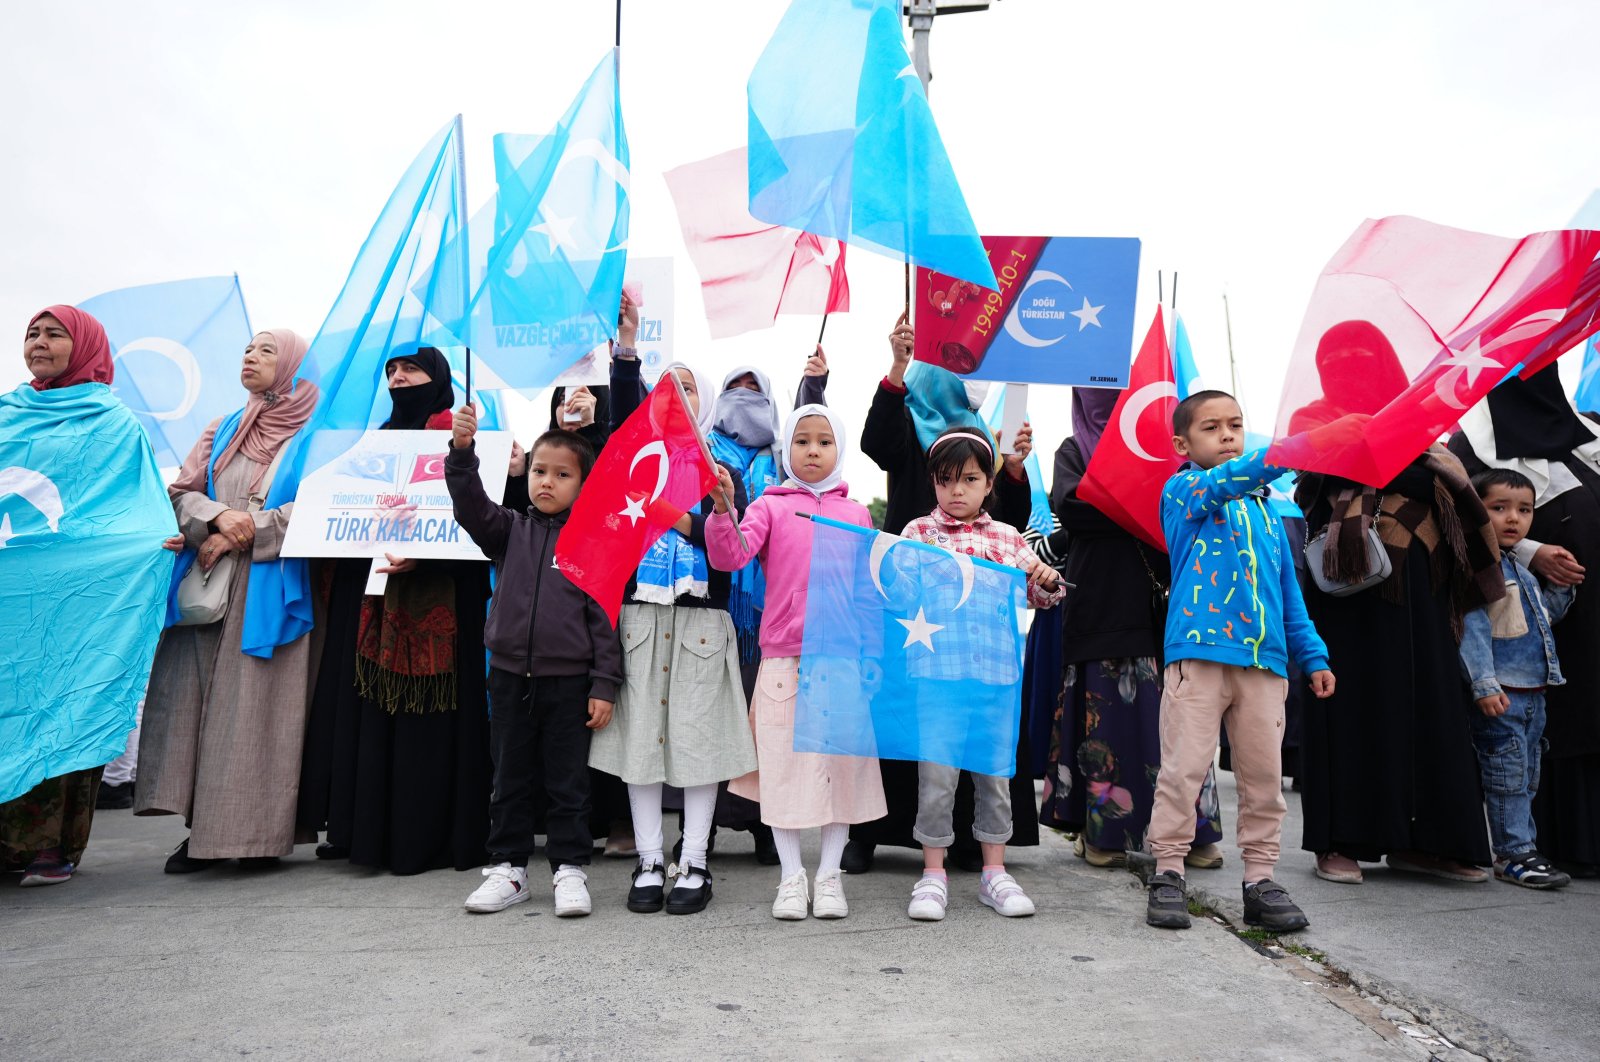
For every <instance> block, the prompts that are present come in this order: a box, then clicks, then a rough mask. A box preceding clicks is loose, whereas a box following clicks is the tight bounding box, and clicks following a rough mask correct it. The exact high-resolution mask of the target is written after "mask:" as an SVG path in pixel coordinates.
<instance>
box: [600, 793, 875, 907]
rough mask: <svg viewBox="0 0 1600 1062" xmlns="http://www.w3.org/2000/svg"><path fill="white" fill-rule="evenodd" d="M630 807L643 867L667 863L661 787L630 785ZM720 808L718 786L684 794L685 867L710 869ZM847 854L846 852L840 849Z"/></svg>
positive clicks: (647, 881)
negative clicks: (714, 818)
mask: <svg viewBox="0 0 1600 1062" xmlns="http://www.w3.org/2000/svg"><path fill="white" fill-rule="evenodd" d="M628 804H629V805H630V806H631V807H632V808H633V843H634V847H636V848H637V849H638V851H639V862H640V864H641V865H644V866H649V865H651V864H658V863H662V862H664V860H663V859H662V853H663V849H664V847H665V841H664V840H663V838H662V829H661V783H660V782H653V783H651V784H649V785H634V784H633V783H631V782H630V783H629V785H628ZM716 808H717V784H716V783H715V782H712V783H710V784H707V785H694V786H690V787H689V788H687V789H685V790H684V791H683V865H684V866H697V867H703V866H705V865H706V849H707V848H708V847H710V844H711V816H712V814H713V813H714V812H715V811H716ZM840 850H841V851H843V849H842V848H841V849H840ZM663 880H664V877H663V875H661V874H658V873H650V874H641V875H639V879H638V881H637V884H639V885H660V884H662V882H663ZM703 883H704V879H703V878H701V877H700V875H698V874H695V875H692V876H690V877H689V878H688V879H687V880H686V881H685V882H684V884H685V885H686V886H687V887H688V888H691V889H694V888H699V887H700V885H702V884H703Z"/></svg>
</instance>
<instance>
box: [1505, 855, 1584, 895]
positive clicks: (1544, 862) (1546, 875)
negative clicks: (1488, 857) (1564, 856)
mask: <svg viewBox="0 0 1600 1062" xmlns="http://www.w3.org/2000/svg"><path fill="white" fill-rule="evenodd" d="M1494 876H1495V877H1497V878H1499V879H1500V880H1501V881H1509V882H1511V884H1513V885H1521V886H1522V887H1523V888H1525V889H1560V888H1565V887H1566V886H1568V885H1571V884H1572V875H1570V874H1568V873H1567V872H1566V871H1564V870H1562V869H1560V868H1559V867H1557V866H1556V865H1555V864H1554V863H1552V862H1550V860H1548V859H1546V858H1545V857H1544V856H1542V855H1540V854H1539V853H1538V852H1524V853H1522V854H1521V855H1519V856H1512V857H1510V858H1509V859H1496V860H1495V861H1494Z"/></svg>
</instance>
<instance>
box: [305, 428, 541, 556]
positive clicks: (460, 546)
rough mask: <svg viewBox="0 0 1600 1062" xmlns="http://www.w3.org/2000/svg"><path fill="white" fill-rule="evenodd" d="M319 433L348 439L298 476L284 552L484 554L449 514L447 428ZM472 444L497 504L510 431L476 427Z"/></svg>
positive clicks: (319, 443)
mask: <svg viewBox="0 0 1600 1062" xmlns="http://www.w3.org/2000/svg"><path fill="white" fill-rule="evenodd" d="M318 434H319V435H340V436H348V437H349V439H350V443H351V445H349V446H348V447H346V448H345V449H344V452H343V453H342V454H340V456H338V457H336V458H334V459H333V460H332V461H329V462H327V463H326V464H324V465H323V466H322V467H320V468H318V469H317V470H316V471H314V472H309V473H307V474H306V475H305V476H304V477H303V478H302V479H301V481H300V492H299V493H298V494H297V495H296V496H295V502H294V516H293V518H292V519H291V520H290V521H289V529H288V531H287V532H285V534H284V539H283V549H282V550H281V551H280V552H281V553H282V555H283V556H285V557H381V556H383V555H384V554H385V553H393V554H394V555H396V556H398V557H406V558H408V559H411V560H424V559H436V560H485V559H487V558H485V557H484V555H483V551H482V550H480V549H478V547H477V546H476V545H475V544H473V541H472V539H471V538H470V537H468V535H467V533H466V532H465V531H463V530H462V529H461V525H460V524H458V523H456V520H455V516H454V515H453V513H452V507H451V503H450V491H449V490H448V489H447V488H446V486H445V480H444V461H445V455H446V454H447V453H449V449H450V433H449V432H448V431H443V430H438V431H379V430H372V431H368V432H365V433H360V434H358V433H356V432H325V433H318ZM341 441H342V440H341ZM312 445H313V446H314V447H317V448H319V449H320V448H321V447H323V446H325V445H327V443H326V441H325V440H324V439H317V440H314V441H313V443H312ZM476 449H477V453H478V476H479V478H480V479H482V480H483V489H484V490H486V491H488V493H489V497H490V498H493V499H495V500H496V501H498V500H499V499H500V497H501V496H502V495H503V494H504V493H505V486H506V470H507V468H508V466H509V465H510V463H511V433H510V432H505V431H480V432H479V433H478V435H477V439H476ZM519 500H520V499H519Z"/></svg>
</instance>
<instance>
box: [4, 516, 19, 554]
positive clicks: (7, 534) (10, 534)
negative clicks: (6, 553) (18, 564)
mask: <svg viewBox="0 0 1600 1062" xmlns="http://www.w3.org/2000/svg"><path fill="white" fill-rule="evenodd" d="M16 537H17V535H16V532H14V531H12V530H11V514H10V513H6V514H5V515H4V516H0V549H5V548H6V543H7V542H10V541H11V540H12V539H14V538H16Z"/></svg>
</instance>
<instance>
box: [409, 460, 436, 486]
mask: <svg viewBox="0 0 1600 1062" xmlns="http://www.w3.org/2000/svg"><path fill="white" fill-rule="evenodd" d="M443 478H444V454H418V455H417V463H416V464H415V465H413V466H412V468H411V482H412V483H426V482H428V481H429V480H430V479H443Z"/></svg>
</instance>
